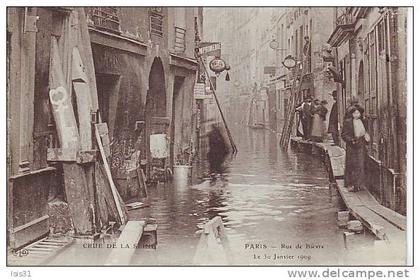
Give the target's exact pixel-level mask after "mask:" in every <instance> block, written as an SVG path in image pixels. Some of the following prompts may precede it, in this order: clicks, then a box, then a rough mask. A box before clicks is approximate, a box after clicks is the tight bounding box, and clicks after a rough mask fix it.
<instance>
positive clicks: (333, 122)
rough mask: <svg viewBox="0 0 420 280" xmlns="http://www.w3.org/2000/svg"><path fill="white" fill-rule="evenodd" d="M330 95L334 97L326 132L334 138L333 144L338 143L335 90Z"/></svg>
mask: <svg viewBox="0 0 420 280" xmlns="http://www.w3.org/2000/svg"><path fill="white" fill-rule="evenodd" d="M332 97H333V99H334V104H333V105H332V107H331V112H330V119H329V121H328V133H331V136H332V138H333V140H334V145H338V144H339V143H340V140H339V138H338V136H339V135H338V109H337V91H335V90H334V91H333V92H332Z"/></svg>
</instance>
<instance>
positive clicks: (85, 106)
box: [71, 47, 92, 150]
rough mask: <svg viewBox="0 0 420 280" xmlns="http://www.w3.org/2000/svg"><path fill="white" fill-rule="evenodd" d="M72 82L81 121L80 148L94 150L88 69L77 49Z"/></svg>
mask: <svg viewBox="0 0 420 280" xmlns="http://www.w3.org/2000/svg"><path fill="white" fill-rule="evenodd" d="M71 70H72V73H71V75H72V81H73V88H74V91H75V93H76V102H77V114H78V120H79V135H80V147H81V149H82V150H91V149H92V128H91V122H90V117H91V116H90V113H91V111H92V106H91V103H92V101H91V94H90V92H89V91H90V88H89V85H88V78H87V74H86V68H85V66H84V64H83V61H82V58H81V56H80V53H79V49H78V48H77V47H74V48H73V51H72V69H71Z"/></svg>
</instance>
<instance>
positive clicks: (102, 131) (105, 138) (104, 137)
mask: <svg viewBox="0 0 420 280" xmlns="http://www.w3.org/2000/svg"><path fill="white" fill-rule="evenodd" d="M96 128H97V129H98V133H99V135H100V136H101V141H102V146H103V148H104V152H105V156H106V158H109V157H110V156H111V147H110V141H109V132H108V125H107V124H106V123H98V124H96Z"/></svg>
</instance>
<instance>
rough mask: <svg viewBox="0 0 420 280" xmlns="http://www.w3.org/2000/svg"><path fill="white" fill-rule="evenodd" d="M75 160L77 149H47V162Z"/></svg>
mask: <svg viewBox="0 0 420 280" xmlns="http://www.w3.org/2000/svg"><path fill="white" fill-rule="evenodd" d="M76 160H77V148H76V147H70V148H48V149H47V161H72V162H75V161H76Z"/></svg>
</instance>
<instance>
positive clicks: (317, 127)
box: [311, 105, 328, 138]
mask: <svg viewBox="0 0 420 280" xmlns="http://www.w3.org/2000/svg"><path fill="white" fill-rule="evenodd" d="M312 112H313V114H314V117H313V121H312V133H311V135H312V136H313V137H321V138H322V137H323V136H324V133H325V126H324V121H325V116H326V115H327V113H328V110H327V108H325V107H324V106H321V105H319V106H316V107H314V108H313V109H312Z"/></svg>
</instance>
